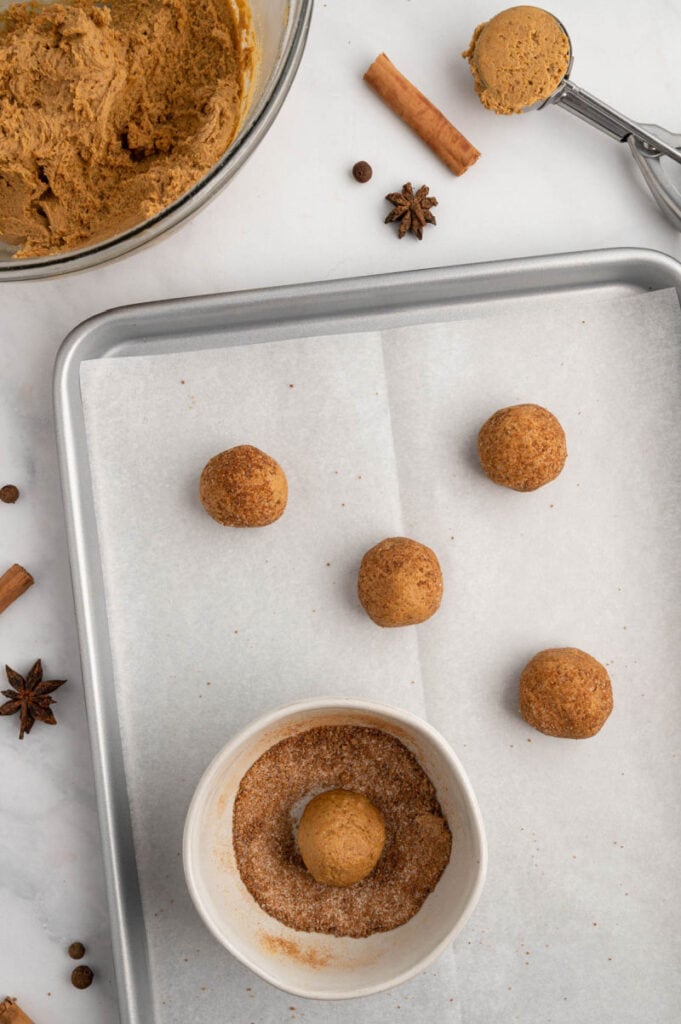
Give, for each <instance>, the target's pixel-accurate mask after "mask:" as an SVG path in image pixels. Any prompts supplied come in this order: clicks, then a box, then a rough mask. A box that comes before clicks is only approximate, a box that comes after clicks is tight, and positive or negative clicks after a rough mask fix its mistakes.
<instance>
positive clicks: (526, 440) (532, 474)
mask: <svg viewBox="0 0 681 1024" xmlns="http://www.w3.org/2000/svg"><path fill="white" fill-rule="evenodd" d="M478 455H479V457H480V465H481V466H482V468H483V470H484V471H485V473H486V474H487V476H488V477H489V478H490V480H492V481H494V483H495V484H500V485H501V486H502V487H510V488H511V489H512V490H514V491H536V489H537V488H538V487H543V486H544V484H548V483H550V482H551V480H555V478H556V477H557V476H558V474H559V473H560V471H561V470H562V468H563V466H564V465H565V460H566V458H567V445H566V443H565V433H564V432H563V428H562V427H561V425H560V423H559V422H558V420H557V419H556V417H555V416H554V415H553V413H551V412H549V410H548V409H544V408H543V407H542V406H541V405H531V404H529V405H511V406H509V407H508V408H506V409H499V410H498V412H495V413H494V415H493V416H491V417H490V418H489V419H488V420H487V422H486V423H485V424H484V425H483V426H482V429H481V430H480V433H479V434H478Z"/></svg>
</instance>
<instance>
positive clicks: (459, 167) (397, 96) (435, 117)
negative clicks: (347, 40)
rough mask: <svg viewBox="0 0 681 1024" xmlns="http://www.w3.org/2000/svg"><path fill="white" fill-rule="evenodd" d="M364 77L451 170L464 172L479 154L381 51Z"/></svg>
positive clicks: (458, 172) (459, 172)
mask: <svg viewBox="0 0 681 1024" xmlns="http://www.w3.org/2000/svg"><path fill="white" fill-rule="evenodd" d="M364 81H365V82H367V83H368V85H370V86H371V88H372V89H373V90H374V91H375V92H376V93H378V95H379V96H380V97H381V99H382V100H383V102H384V103H386V104H387V105H388V106H389V107H390V109H391V110H392V111H393V113H395V114H397V116H398V117H399V118H401V119H402V121H404V123H405V124H407V125H409V127H410V128H411V129H412V130H413V131H415V132H416V134H417V135H418V136H419V137H420V138H422V139H423V141H424V142H425V143H426V145H427V146H430V148H431V149H432V151H433V153H435V155H436V156H438V157H439V158H440V160H442V162H443V163H444V164H445V165H446V166H447V167H448V168H449V169H450V171H452V173H453V174H463V173H464V171H467V170H468V168H469V167H471V166H472V165H473V164H474V163H475V161H476V160H477V159H478V157H479V156H480V153H479V151H478V150H477V149H476V148H475V146H473V145H472V143H470V142H469V141H468V139H467V138H466V137H465V136H464V135H462V134H461V132H460V131H459V130H458V129H457V128H455V127H454V125H453V124H452V123H451V121H448V120H447V118H446V117H445V115H444V114H443V113H442V112H441V111H440V110H438V109H437V107H436V106H434V105H433V104H432V103H431V102H430V100H429V99H428V97H427V96H424V95H423V93H422V92H419V90H418V89H417V88H416V86H415V85H412V83H411V82H410V81H409V79H407V78H405V77H404V75H402V74H401V73H400V72H399V71H398V70H397V68H396V67H395V65H394V64H393V63H392V62H391V61H390V60H389V59H388V58H387V57H386V55H385V54H384V53H381V54H379V56H378V57H377V58H376V60H375V61H374V62H373V64H372V65H371V67H370V68H369V70H368V71H367V72H366V73H365V75H364Z"/></svg>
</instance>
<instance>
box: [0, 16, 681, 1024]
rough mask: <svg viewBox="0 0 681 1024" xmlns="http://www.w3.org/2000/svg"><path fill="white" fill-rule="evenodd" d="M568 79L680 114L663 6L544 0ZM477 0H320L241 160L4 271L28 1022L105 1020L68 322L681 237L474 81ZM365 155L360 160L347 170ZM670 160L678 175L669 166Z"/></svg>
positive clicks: (0, 857) (8, 747) (3, 734)
mask: <svg viewBox="0 0 681 1024" xmlns="http://www.w3.org/2000/svg"><path fill="white" fill-rule="evenodd" d="M552 9H553V11H554V12H555V13H556V14H557V15H558V16H559V17H560V18H561V20H562V21H563V22H564V23H565V24H566V26H567V27H568V29H569V30H570V33H571V36H572V40H573V46H574V49H575V54H576V59H575V66H574V71H573V78H574V80H575V81H576V82H577V83H578V84H580V85H582V86H583V87H584V88H586V89H588V90H589V91H591V92H593V93H595V94H596V95H597V96H599V97H601V98H602V99H604V100H606V101H608V102H609V103H610V104H611V105H612V106H614V107H616V108H617V109H620V110H623V111H625V112H626V113H628V114H629V115H630V116H632V117H634V118H638V119H640V120H642V121H648V122H649V121H652V122H658V123H660V124H662V125H664V126H666V127H668V128H670V129H674V128H678V129H681V123H680V122H681V117H680V116H679V104H678V99H679V94H680V93H681V70H680V66H679V62H678V53H679V51H680V50H681V4H680V3H679V2H678V0H648V2H647V3H645V4H644V3H643V2H641V0H637V2H636V3H630V4H628V5H626V15H625V10H624V8H623V6H622V4H621V3H618V2H617V0H570V2H569V3H568V2H567V0H561V2H559V3H556V4H554V5H553V8H552ZM494 11H495V7H494V5H489V4H483V3H482V2H481V0H462V2H459V3H453V2H451V0H327V2H323V0H317V3H316V9H315V12H314V15H313V24H312V29H311V33H310V38H309V41H308V46H307V51H306V54H305V57H304V59H303V64H302V67H301V70H300V72H299V74H298V77H297V79H296V81H295V83H294V85H293V88H292V91H291V93H290V95H289V98H288V100H287V101H286V104H285V106H284V108H283V110H282V112H281V114H280V116H279V118H278V120H277V122H276V123H275V125H274V127H273V128H272V130H271V132H270V133H269V135H268V137H267V138H266V139H265V141H264V142H263V144H262V145H261V147H260V149H259V150H258V151H257V152H256V154H255V155H254V156H253V157H252V159H251V161H250V162H249V163H248V165H247V166H246V168H245V169H244V170H243V171H242V172H241V174H240V176H239V177H238V179H237V180H236V181H235V182H233V183H232V184H231V185H230V186H229V188H228V189H227V190H226V191H225V192H223V194H222V195H221V196H219V197H218V198H217V199H216V200H215V201H214V202H213V203H212V204H211V205H210V206H209V207H208V208H207V209H205V210H204V211H203V212H202V213H200V214H199V215H198V216H197V217H196V218H195V219H194V220H193V221H192V222H191V223H190V224H187V225H185V226H184V227H183V228H181V229H180V230H179V231H178V232H177V233H175V234H174V235H172V236H170V237H169V238H167V239H165V240H161V241H160V242H158V243H157V244H155V245H154V246H153V247H151V248H148V249H146V250H141V251H139V252H138V253H136V254H133V255H131V256H130V257H128V258H126V259H124V260H122V261H120V262H118V263H115V264H112V265H110V266H106V267H101V268H99V269H97V270H94V271H90V272H87V273H83V274H80V275H78V276H75V277H71V278H62V279H58V280H53V281H47V282H43V283H31V282H27V283H24V284H19V283H18V284H13V285H8V284H3V285H2V286H0V288H1V297H2V302H1V303H0V438H1V439H2V441H1V443H0V477H1V478H2V479H1V480H0V484H2V483H6V482H12V483H16V484H17V485H18V486H19V487H20V488H21V492H22V495H21V499H20V501H19V502H18V503H17V504H16V505H15V506H4V505H2V506H0V567H1V568H2V569H4V568H5V566H8V565H9V564H11V563H12V562H14V561H18V562H20V563H22V564H24V565H26V566H27V568H29V569H30V570H31V571H32V572H33V573H34V575H35V577H36V580H37V584H36V586H35V587H33V588H32V589H31V590H30V591H29V592H28V594H27V595H25V596H24V597H22V598H21V599H20V601H18V602H17V603H16V604H15V605H14V606H13V607H12V608H11V609H9V610H8V611H7V612H6V613H5V614H3V615H2V617H1V618H0V663H5V662H7V663H9V664H10V665H12V666H13V667H14V668H16V669H17V670H19V671H24V670H26V669H28V667H29V666H30V664H31V663H32V661H33V660H34V659H35V658H37V657H42V658H43V661H44V664H45V668H46V671H47V672H48V673H49V675H51V676H52V675H56V676H59V677H64V676H66V677H68V679H69V683H68V685H67V686H66V687H64V688H63V689H62V690H61V691H60V693H59V695H58V697H59V704H58V706H57V708H56V714H57V717H58V718H59V727H58V729H48V728H46V727H41V726H40V725H37V726H36V728H35V730H34V732H33V733H32V734H31V736H30V737H29V738H28V739H27V740H24V741H23V742H22V743H19V742H18V740H17V739H16V732H15V726H16V720H13V719H7V720H2V721H1V722H0V724H1V725H2V729H0V779H1V783H0V997H2V996H4V995H5V994H12V995H16V996H19V997H20V999H21V1001H22V1003H23V1004H24V1005H25V1007H26V1009H27V1010H28V1011H29V1012H30V1013H31V1015H32V1016H33V1017H34V1019H35V1021H36V1024H41V1022H43V1021H45V1022H46V1021H48V1020H49V1021H69V1022H73V1024H93V1022H97V1024H111V1022H114V1021H116V1020H117V1019H118V1010H117V1004H116V995H115V983H114V979H113V970H112V965H111V955H110V942H109V936H108V924H107V908H106V897H105V892H104V887H103V877H102V867H101V859H100V847H99V838H98V828H97V818H96V810H95V801H94V792H93V782H92V770H91V765H90V752H89V745H88V737H87V728H86V722H85V711H84V706H83V700H82V692H81V685H80V674H79V655H78V647H77V641H76V632H75V625H74V616H73V611H72V604H71V594H70V582H69V573H68V563H67V555H66V545H65V535H64V524H63V516H62V511H61V495H60V490H59V481H58V473H57V466H56V457H55V447H54V428H53V422H52V407H51V377H52V366H53V360H54V356H55V353H56V351H57V349H58V347H59V344H60V342H61V340H62V339H63V337H64V336H65V335H66V333H67V332H68V331H69V330H70V329H71V328H72V327H73V326H75V325H76V324H77V323H78V322H80V321H81V320H82V319H84V318H85V317H87V316H89V315H91V314H93V313H97V312H100V311H102V310H104V309H106V308H109V307H111V306H115V305H120V304H122V303H129V302H138V301H143V300H146V299H160V298H166V297H172V296H180V295H189V294H199V293H204V292H213V291H224V290H233V289H241V288H253V287H260V286H264V285H272V284H280V283H290V282H296V281H309V280H315V279H331V278H338V277H345V276H350V275H364V274H372V273H377V272H382V271H390V270H401V269H412V268H416V267H429V266H437V265H442V264H449V263H457V264H458V263H467V262H471V261H477V260H488V259H497V258H504V257H512V256H522V255H533V254H538V253H549V252H559V251H568V250H577V249H585V248H597V247H602V246H618V245H625V246H648V247H651V248H656V249H660V250H662V251H664V252H667V253H669V254H671V255H673V256H676V257H680V256H681V235H680V234H679V233H677V232H676V231H674V230H673V229H672V228H671V227H670V226H669V225H668V224H667V223H666V222H665V221H664V220H663V219H662V216H661V214H659V213H658V211H657V208H656V207H655V206H654V205H653V203H652V200H651V199H650V198H649V196H648V194H647V193H646V191H645V188H644V186H643V185H642V183H641V182H640V181H639V179H638V177H637V172H636V170H635V168H634V167H633V165H632V163H631V161H630V158H629V153H628V149H627V148H626V147H625V146H618V145H617V144H616V143H614V142H611V141H610V140H609V139H607V138H606V137H605V136H603V135H601V134H599V133H597V132H596V131H594V130H593V129H590V128H589V127H588V126H586V125H584V124H582V123H581V122H579V121H578V120H577V119H575V118H572V117H571V116H570V115H569V114H567V113H566V112H564V111H561V110H558V109H548V110H545V111H542V112H538V113H535V114H531V115H527V116H525V117H523V118H508V119H506V118H504V119H501V118H498V117H495V116H494V115H492V114H490V113H488V112H487V111H485V110H484V109H483V108H482V107H481V106H480V105H479V104H478V102H477V100H476V99H475V97H474V95H473V93H472V89H471V85H470V81H469V77H468V72H467V70H466V67H465V65H464V62H463V61H461V60H460V59H459V58H458V52H459V51H460V50H461V49H463V48H464V47H465V46H466V44H467V42H468V38H469V36H470V32H471V30H472V28H473V27H474V26H475V24H476V23H477V22H478V21H481V20H484V19H485V18H486V17H488V16H489V15H490V14H492V13H494ZM381 50H385V51H386V52H387V53H388V54H389V55H390V57H391V58H392V59H393V61H394V62H395V63H396V64H397V65H398V66H399V67H400V69H401V70H403V71H404V73H405V74H407V75H408V76H409V77H411V78H412V80H413V81H415V82H416V84H418V85H419V86H420V87H421V88H422V90H423V91H424V92H426V93H427V94H428V95H429V96H430V97H431V98H432V99H433V100H434V101H435V102H437V103H438V104H440V105H441V107H442V108H443V109H444V110H445V111H446V112H447V113H448V115H449V116H450V117H451V119H452V120H453V121H454V122H455V123H456V124H457V125H458V126H459V127H460V128H461V129H462V130H463V131H464V132H465V133H466V134H467V135H468V136H469V138H470V139H471V140H472V141H473V142H474V143H475V144H476V145H477V146H478V148H479V149H481V150H482V152H483V154H484V155H483V157H482V159H481V160H480V161H479V163H478V165H477V166H476V167H474V168H473V169H472V170H471V171H470V172H469V173H468V174H466V175H465V176H464V177H462V178H461V179H454V178H452V177H451V175H449V173H448V172H447V171H446V170H445V169H444V168H442V167H440V166H439V165H438V163H437V162H436V160H435V159H434V158H433V157H432V156H431V154H430V153H429V152H428V151H427V150H426V149H425V148H424V147H423V146H422V144H421V143H420V142H419V141H418V140H417V139H416V138H414V137H412V136H411V135H410V134H409V133H408V131H407V130H406V129H405V128H404V127H403V126H402V125H401V124H400V123H399V122H397V121H396V120H395V119H394V118H393V117H392V116H391V115H390V114H389V113H388V112H387V111H386V110H385V109H384V108H383V107H382V106H381V104H380V103H379V101H378V100H377V99H376V98H375V97H374V96H373V95H371V94H370V93H369V92H368V91H367V89H366V87H365V86H364V85H363V84H362V82H361V73H362V72H363V70H364V69H365V68H366V66H368V64H369V63H370V61H371V60H372V59H373V57H374V56H375V55H376V54H377V53H378V52H379V51H381ZM357 159H367V160H369V161H370V162H371V163H372V165H373V167H374V178H373V180H372V182H371V183H370V184H368V185H365V186H360V185H357V184H356V183H355V182H354V181H352V179H351V178H350V176H349V168H350V167H351V165H352V163H353V162H354V161H355V160H357ZM679 178H680V179H681V174H680V175H679ZM408 179H411V180H412V181H413V182H414V183H415V184H420V183H421V182H423V181H425V182H427V183H428V184H429V185H430V186H431V189H432V191H433V192H434V193H435V195H437V197H438V199H439V201H440V206H439V207H438V210H437V211H436V213H437V216H438V226H437V228H435V229H428V231H427V233H426V236H425V237H424V240H423V241H422V242H421V243H419V242H417V241H416V240H415V239H413V238H411V237H408V238H405V239H403V240H402V241H400V242H398V241H397V239H396V238H395V237H394V235H393V233H392V230H391V229H390V228H388V227H385V226H384V225H383V224H382V217H383V216H384V214H385V212H387V207H386V204H385V203H384V202H383V199H382V196H383V194H384V193H385V192H387V191H392V190H394V189H395V188H399V187H400V186H401V184H402V183H403V182H404V181H406V180H408ZM74 939H81V940H82V941H84V942H85V943H86V944H87V945H88V948H89V954H88V962H90V963H91V964H92V966H93V967H94V968H95V969H96V971H97V981H96V984H94V985H93V986H92V987H91V988H90V989H89V990H88V991H87V992H77V991H75V990H74V989H72V988H71V987H70V985H69V983H68V975H69V973H70V969H71V967H72V963H71V962H70V961H69V960H68V958H67V956H66V952H65V949H66V946H67V945H68V943H69V942H70V941H72V940H74Z"/></svg>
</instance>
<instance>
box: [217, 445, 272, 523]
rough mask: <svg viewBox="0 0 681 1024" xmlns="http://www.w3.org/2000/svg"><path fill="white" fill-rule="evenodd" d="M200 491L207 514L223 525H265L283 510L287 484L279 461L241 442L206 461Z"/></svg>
mask: <svg viewBox="0 0 681 1024" xmlns="http://www.w3.org/2000/svg"><path fill="white" fill-rule="evenodd" d="M199 495H200V498H201V502H202V504H203V507H204V508H205V510H206V512H207V513H208V515H210V516H212V517H213V519H215V520H217V522H218V523H222V525H223V526H267V525H268V524H269V523H273V522H275V520H277V519H279V517H280V516H281V515H282V514H283V512H284V509H285V508H286V501H287V499H288V484H287V482H286V475H285V473H284V471H283V469H282V468H281V466H280V465H279V463H278V462H275V460H274V459H273V458H271V457H270V456H269V455H266V454H265V452H261V451H260V449H259V448H254V447H253V445H250V444H240V445H238V446H237V447H236V448H229V449H228V450H227V451H226V452H220V454H219V455H214V456H213V458H212V459H211V460H210V462H208V463H207V464H206V466H205V467H204V469H203V472H202V473H201V482H200V484H199Z"/></svg>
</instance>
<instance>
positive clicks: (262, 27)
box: [0, 0, 313, 281]
mask: <svg viewBox="0 0 681 1024" xmlns="http://www.w3.org/2000/svg"><path fill="white" fill-rule="evenodd" d="M10 2H11V0H0V10H2V9H4V8H6V7H9V4H10ZM312 4H313V0H250V7H251V11H252V13H253V22H254V28H255V34H256V38H257V41H258V48H259V51H260V67H259V69H258V71H257V76H256V79H255V82H254V86H253V91H252V94H251V98H250V103H249V107H248V111H247V114H246V117H245V118H244V122H243V124H242V126H241V129H240V130H239V133H238V135H237V137H236V138H235V140H234V141H233V142H232V144H231V146H230V147H229V149H228V150H227V152H226V153H225V154H224V156H222V157H221V158H220V160H218V162H217V163H216V164H215V165H214V166H213V167H212V168H211V170H210V171H209V172H208V173H207V174H205V175H204V177H203V178H201V180H200V181H198V182H197V183H196V185H194V187H193V188H192V189H190V190H189V192H186V193H185V194H184V195H183V196H180V198H179V199H176V200H175V202H174V203H171V204H170V206H167V207H166V208H165V209H164V210H162V211H161V212H160V213H157V214H155V216H153V217H150V218H149V220H145V221H142V222H141V223H140V224H137V225H136V226H135V227H133V228H130V229H128V230H127V231H123V232H121V234H118V235H114V236H112V237H111V238H108V239H106V240H105V241H103V242H98V243H97V244H96V245H89V246H85V247H84V248H81V249H74V250H73V251H72V252H67V253H59V254H58V255H54V256H41V257H39V258H37V259H12V252H13V251H14V250H13V249H12V248H10V247H9V246H7V245H4V244H3V243H2V242H1V241H0V281H19V280H25V279H30V278H33V279H35V278H43V277H52V276H54V275H56V274H66V273H69V272H70V271H74V270H84V269H86V268H88V267H95V266H97V265H98V264H100V263H106V262H107V261H108V260H111V259H113V258H114V257H116V256H122V255H123V253H126V252H130V250H131V249H136V248H137V247H138V246H140V245H144V244H145V243H146V242H149V241H151V240H152V239H153V238H157V237H158V236H159V235H161V234H163V232H164V231H168V230H169V229H170V228H174V227H176V226H177V225H178V224H180V223H181V222H182V221H183V220H186V218H187V217H190V216H191V215H192V214H193V213H196V211H197V210H198V209H200V207H202V206H203V205H204V203H206V202H208V200H209V199H212V197H213V196H215V195H216V194H217V193H218V192H219V191H220V189H221V188H223V187H224V186H225V185H226V184H227V182H228V181H229V180H230V178H232V177H233V176H234V175H235V174H236V172H237V171H238V170H239V168H240V167H241V166H242V164H243V163H245V161H246V160H247V159H248V157H249V156H250V155H251V153H252V152H253V150H254V149H255V148H256V146H257V145H258V143H259V142H260V141H261V140H262V139H263V138H264V136H265V134H266V133H267V131H268V129H269V127H270V126H271V124H272V122H273V121H274V119H275V117H276V116H277V114H278V112H279V109H280V107H281V105H282V103H283V102H284V98H285V97H286V94H287V92H288V90H289V88H290V86H291V83H292V82H293V79H294V77H295V74H296V71H297V70H298V65H299V64H300V59H301V57H302V55H303V50H304V48H305V40H306V38H307V31H308V28H309V24H310V17H311V15H312Z"/></svg>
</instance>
